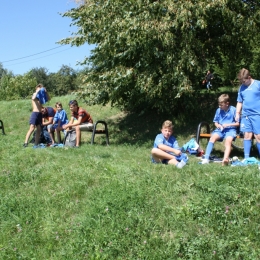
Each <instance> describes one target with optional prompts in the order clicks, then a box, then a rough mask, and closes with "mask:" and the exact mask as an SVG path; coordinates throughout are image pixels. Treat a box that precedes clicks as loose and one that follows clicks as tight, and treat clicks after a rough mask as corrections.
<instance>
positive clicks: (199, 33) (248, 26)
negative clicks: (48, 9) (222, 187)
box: [61, 0, 260, 110]
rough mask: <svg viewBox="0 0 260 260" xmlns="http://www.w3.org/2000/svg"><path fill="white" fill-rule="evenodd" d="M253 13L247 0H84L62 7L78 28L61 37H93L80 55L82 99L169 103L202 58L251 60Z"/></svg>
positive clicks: (187, 88)
mask: <svg viewBox="0 0 260 260" xmlns="http://www.w3.org/2000/svg"><path fill="white" fill-rule="evenodd" d="M259 13H260V2H258V1H249V0H248V1H246V0H237V1H234V0H215V1H212V0H161V1H158V0H129V1H121V0H104V1H96V0H88V1H86V0H85V1H81V4H80V5H79V6H78V7H77V8H73V9H71V10H70V11H68V12H66V13H65V14H64V16H67V17H71V18H72V20H73V23H72V24H73V25H76V26H77V27H78V31H77V33H76V34H75V35H73V36H72V37H69V38H67V39H64V40H62V41H61V43H62V44H72V45H77V46H79V45H82V44H85V43H86V42H87V43H89V44H95V45H96V48H95V49H94V50H93V51H92V54H91V56H90V57H89V58H85V60H83V63H85V64H89V65H90V66H91V68H92V69H91V70H90V71H89V72H88V74H86V76H85V79H84V91H83V92H82V95H84V97H85V99H87V100H88V103H89V104H96V103H103V104H104V103H107V102H109V101H111V102H112V104H115V105H117V106H121V107H123V108H126V109H131V110H133V109H140V108H143V107H146V108H152V107H154V108H157V109H158V110H167V109H168V110H172V109H173V108H174V107H175V106H176V104H177V103H178V102H177V101H176V97H181V96H182V95H183V94H184V93H192V91H193V90H194V89H196V88H198V86H199V82H200V79H201V76H202V75H204V72H205V69H206V68H207V67H208V66H209V65H211V66H218V67H220V68H221V67H223V60H224V61H225V60H227V59H229V60H232V61H233V63H234V64H236V63H237V62H238V61H241V59H243V60H244V63H245V64H247V63H248V62H249V61H250V59H251V58H252V52H251V48H250V44H249V42H250V40H253V39H254V38H255V35H256V34H257V32H258V31H259V27H260V19H259ZM165 104H167V107H166V106H165Z"/></svg>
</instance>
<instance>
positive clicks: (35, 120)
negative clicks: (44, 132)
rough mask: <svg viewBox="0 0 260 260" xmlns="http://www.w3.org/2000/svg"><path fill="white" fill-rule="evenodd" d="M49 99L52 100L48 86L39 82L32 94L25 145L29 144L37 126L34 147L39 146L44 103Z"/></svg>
mask: <svg viewBox="0 0 260 260" xmlns="http://www.w3.org/2000/svg"><path fill="white" fill-rule="evenodd" d="M48 100H50V97H49V94H48V92H47V90H46V88H44V87H43V85H42V84H38V85H37V86H36V88H35V92H34V93H33V95H32V114H31V117H30V121H29V124H30V128H29V130H28V132H27V134H26V137H25V141H24V144H23V147H27V146H28V140H29V138H30V136H31V134H32V132H33V131H34V129H35V128H37V130H36V134H35V142H34V146H33V148H39V140H40V134H41V125H42V113H41V109H42V104H44V103H45V102H47V101H48Z"/></svg>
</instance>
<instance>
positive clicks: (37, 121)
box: [29, 112, 42, 126]
mask: <svg viewBox="0 0 260 260" xmlns="http://www.w3.org/2000/svg"><path fill="white" fill-rule="evenodd" d="M29 124H30V125H35V126H37V125H42V113H41V112H32V114H31V117H30V121H29Z"/></svg>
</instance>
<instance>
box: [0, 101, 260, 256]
mask: <svg viewBox="0 0 260 260" xmlns="http://www.w3.org/2000/svg"><path fill="white" fill-rule="evenodd" d="M70 99H71V97H62V98H61V99H58V98H54V99H53V100H52V102H53V103H55V102H56V101H58V100H61V102H62V103H63V104H64V107H65V108H66V104H67V102H68V100H70ZM51 104H52V103H51ZM0 109H1V114H0V119H2V120H3V121H4V124H5V128H6V129H5V130H6V136H2V135H1V134H0V156H1V158H0V183H1V189H0V228H1V232H0V258H1V259H259V257H260V249H259V248H260V247H259V227H260V223H259V203H260V192H259V184H260V175H259V170H258V168H257V167H256V166H248V167H221V165H220V164H218V163H211V164H209V165H203V166H202V165H199V164H198V162H199V160H198V159H197V158H196V157H191V156H190V160H189V164H188V165H187V166H186V167H184V168H183V169H177V168H175V167H171V166H166V165H154V164H151V163H150V150H151V147H152V144H153V141H154V137H155V135H156V134H157V133H158V129H159V128H160V125H161V123H162V121H163V120H164V119H161V118H155V117H153V121H151V119H150V118H148V117H147V116H144V117H141V118H140V117H139V118H138V116H136V115H135V116H133V117H132V116H131V115H128V114H125V113H122V112H121V111H119V110H117V109H115V108H111V107H109V106H106V107H98V106H95V107H89V108H87V109H88V110H89V111H90V113H91V114H92V115H93V117H94V120H97V119H104V120H106V121H107V122H109V125H108V126H109V133H110V140H111V145H110V146H106V145H105V138H104V137H103V136H98V137H96V144H95V145H90V134H89V133H84V134H83V136H82V137H83V142H82V145H81V147H80V148H79V149H72V148H71V149H60V148H46V149H37V150H34V149H32V148H31V146H30V147H28V148H26V149H24V148H22V144H23V141H24V137H25V134H26V132H27V130H28V119H29V116H30V101H29V100H22V101H12V102H1V103H0ZM132 118H137V120H136V121H133V119H132ZM167 119H168V118H167ZM176 122H177V121H176ZM176 124H177V125H176V128H175V131H176V134H177V135H178V141H179V144H181V145H182V144H184V143H185V142H187V141H189V139H190V138H191V136H192V135H194V134H195V131H196V126H194V127H191V129H193V128H194V129H195V130H194V131H191V132H187V131H185V129H182V128H181V122H177V123H176ZM148 126H150V127H149V129H148ZM147 130H149V131H147ZM222 152H223V144H222V143H218V144H216V150H215V151H214V153H215V154H217V155H219V156H222V155H223V154H222ZM232 154H233V155H237V152H236V151H233V152H232ZM238 155H239V156H242V155H241V154H238Z"/></svg>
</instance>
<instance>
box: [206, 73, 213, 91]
mask: <svg viewBox="0 0 260 260" xmlns="http://www.w3.org/2000/svg"><path fill="white" fill-rule="evenodd" d="M205 79H206V86H207V89H208V90H210V87H212V84H211V80H212V79H213V74H212V73H211V72H210V70H208V72H207V74H206V77H205Z"/></svg>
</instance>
